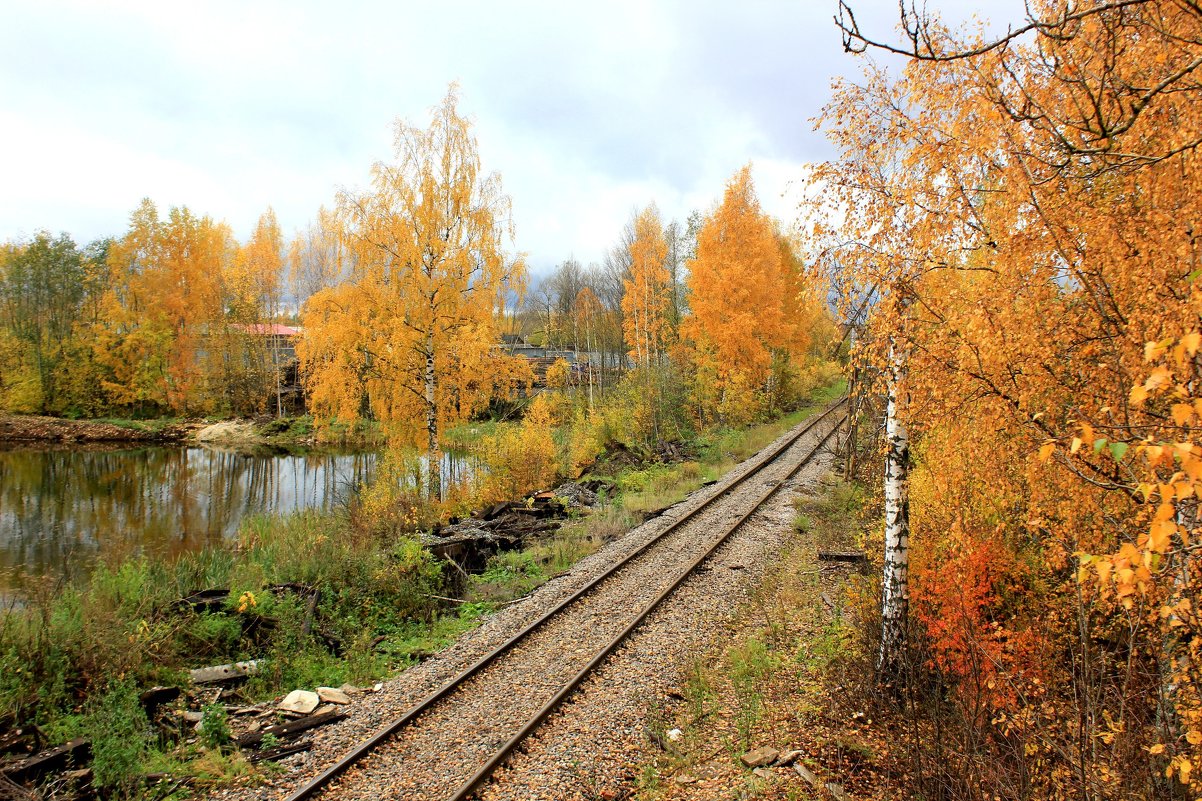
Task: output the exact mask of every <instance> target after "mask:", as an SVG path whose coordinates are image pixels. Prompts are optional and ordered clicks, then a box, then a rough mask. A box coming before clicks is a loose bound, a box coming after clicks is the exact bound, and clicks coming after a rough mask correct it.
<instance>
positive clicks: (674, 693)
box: [664, 690, 685, 701]
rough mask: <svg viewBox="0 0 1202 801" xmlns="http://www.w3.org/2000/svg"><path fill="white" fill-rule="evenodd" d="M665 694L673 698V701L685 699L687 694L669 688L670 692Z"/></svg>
mask: <svg viewBox="0 0 1202 801" xmlns="http://www.w3.org/2000/svg"><path fill="white" fill-rule="evenodd" d="M664 694H665V695H666V696H668V697H669V698H671V699H672V700H673V701H683V700H685V695H684V693H682V692H681V691H680V690H668V692H666V693H664Z"/></svg>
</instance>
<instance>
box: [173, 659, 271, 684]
mask: <svg viewBox="0 0 1202 801" xmlns="http://www.w3.org/2000/svg"><path fill="white" fill-rule="evenodd" d="M261 661H262V660H259V659H251V660H249V661H247V662H231V663H230V664H228V665H214V666H213V667H204V668H196V669H195V670H190V671H188V675H189V677H190V678H191V679H192V683H193V684H216V683H217V682H219V681H233V680H234V679H244V678H246V677H247V676H249V675H251V674H252V673H254V672H255V671H256V670H258V669H259V663H260V662H261Z"/></svg>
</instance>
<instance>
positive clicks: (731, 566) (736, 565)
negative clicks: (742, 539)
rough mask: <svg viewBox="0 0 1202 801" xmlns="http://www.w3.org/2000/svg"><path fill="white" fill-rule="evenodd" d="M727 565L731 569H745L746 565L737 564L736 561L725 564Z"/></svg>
mask: <svg viewBox="0 0 1202 801" xmlns="http://www.w3.org/2000/svg"><path fill="white" fill-rule="evenodd" d="M727 567H728V568H730V569H731V570H743V569H745V568H746V567H747V566H746V565H741V564H739V563H738V562H731V563H730V564H729V565H727Z"/></svg>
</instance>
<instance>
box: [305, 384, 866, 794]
mask: <svg viewBox="0 0 1202 801" xmlns="http://www.w3.org/2000/svg"><path fill="white" fill-rule="evenodd" d="M842 405H843V401H838V402H836V403H835V404H833V405H831V406H830V407H828V408H827V409H826V410H825V411H824V412H822V413H821V414H820V415H817V416H815V417H814V418H812V419H811V420H810V421H808V422H807V423H806V424H805V425H803V426H801V427H799V428H798V429H797V430H796V431H795V432H793V433H792V434H790V435H789V436H788V437H786V438H784V439H783V440H782V441H781V442H779V443H778V444H777V445H776V446H775V447H774V448H772V449H771V450H770V451H767V452H765V453H763V454H761V455H760V456H759V457H758V458H757V459H756V461H755V462H753V463H752V464H751V465H750V466H749V467H748V468H747V469H745V470H743V471H742V472H741V473H740V474H739V475H738V476H737V477H735V478H734V479H732V480H730V481H728V482H727V483H726V484H725V485H724V486H722V487H721V488H720V489H719V490H718V491H716V492H714V493H713V494H712V495H710V496H709V497H708V498H706V499H705V500H704V501H702V502H701V503H699V504H696V505H694V506H692V507H691V508H688V509H686V510H684V512H683V514H680V516H679V517H677V518H675V519H673V520H671V521H670V522H668V524H667V525H666V526H665V527H664V528H662V529H661V530H660V531H658V532H657V533H656V534H655V535H654V536H652V537H651V538H650V539H648V540H647V541H646V542H645V543H643V544H642V545H641V546H639V547H638V548H636V549H635V550H633V551H631V552H630V553H629V554H627V555H625V556H624V557H623V558H621V559H620V560H618V561H616V562H615V563H614V564H612V565H611V566H609V567H608V568H607V569H605V570H604V571H602V572H600V573H599V574H598V575H596V576H595V577H594V578H592V579H591V580H590V581H588V582H587V583H586V584H584V585H583V586H581V587H580V588H578V589H577V590H576V591H575V592H573V593H572V594H571V595H569V596H567V597H566V598H564V599H563V600H561V601H560V602H559V603H557V604H556V605H555V606H553V607H552V608H550V609H549V610H547V611H546V612H544V613H543V614H542V615H541V616H540V617H538V618H537V619H536V620H534V621H533V622H531V623H529V624H527V625H526V626H525V627H524V628H522V629H521V630H520V631H518V632H517V633H516V634H514V635H513V636H511V637H510V638H508V639H507V640H505V641H504V642H502V643H501V644H500V645H498V646H496V647H495V648H493V649H492V650H491V651H489V652H488V653H486V654H485V655H483V656H481V657H479V658H478V659H476V660H475V661H474V662H473V663H472V664H471V665H469V666H468V667H467V668H465V669H464V670H462V671H461V672H460V673H458V674H457V675H456V676H454V677H453V678H451V679H450V680H448V681H446V682H445V683H443V684H442V685H441V686H440V687H438V688H437V689H435V690H434V691H433V692H431V693H429V694H428V695H427V696H426V697H425V698H424V699H422V700H421V701H419V702H418V703H416V704H414V705H413V706H412V707H410V708H409V709H408V710H407V711H405V712H404V713H403V714H401V715H400V716H399V717H397V718H396V719H394V720H393V721H391V722H390V723H388V724H387V725H385V726H384V727H383V728H381V729H380V730H378V731H377V732H376V733H375V734H374V735H372V736H371V737H370V738H368V739H367V740H364V741H363V742H361V743H360V744H359V745H357V746H356V747H354V748H353V749H352V750H350V751H349V752H348V753H347V754H345V755H344V756H343V757H342V758H340V759H339V760H338V761H337V762H335V763H334V764H332V765H331V766H330V767H328V768H326V769H325V770H324V771H323V772H322V773H320V774H318V775H317V776H316V777H315V778H313V779H312V780H310V781H309V782H308V783H306V784H305V785H303V786H301V787H300V788H298V789H296V790H295V791H294V792H292V793H291V794H290V795H289V796H287V799H286V801H308V799H314V798H323V799H338V800H339V801H352V800H353V799H373V800H374V799H378V798H380V797H382V796H385V797H402V798H407V799H408V798H426V799H438V801H448V800H449V801H462V799H466V798H469V797H471V796H472V794H473V793H474V792H475V791H476V790H477V789H478V788H479V787H480V785H481V784H482V783H484V782H485V781H486V780H487V778H488V776H489V775H490V774H491V773H492V771H493V770H495V769H496V768H497V767H498V766H500V765H501V764H502V763H503V762H504V761H505V760H506V759H507V758H508V757H509V756H510V755H511V754H512V753H513V752H514V751H515V749H517V748H518V747H519V746H520V744H521V743H522V741H523V740H524V739H525V738H526V737H527V736H528V735H529V734H530V733H531V732H533V731H534V730H535V729H536V728H537V727H538V726H539V725H540V724H541V723H542V722H543V721H544V720H545V719H546V718H547V717H548V716H549V715H551V714H552V713H553V712H554V711H555V709H556V708H557V707H558V706H559V705H560V704H561V703H562V702H563V701H564V700H566V699H567V698H568V697H569V696H570V695H571V694H572V693H573V692H574V691H575V690H576V688H577V687H578V686H579V685H580V684H581V683H582V682H583V681H584V680H585V679H586V678H587V676H588V675H589V674H590V673H591V672H592V671H593V670H594V669H595V668H596V667H597V666H599V665H600V664H601V663H602V662H604V661H605V659H606V658H607V657H608V656H609V655H610V654H612V653H613V651H614V650H616V649H617V648H618V647H619V646H620V645H621V643H622V642H623V641H624V640H625V639H626V638H627V637H628V636H629V635H630V634H631V633H632V632H633V631H634V630H635V629H636V628H638V627H639V625H640V624H641V623H642V622H643V621H644V620H645V619H646V618H647V616H648V615H650V614H651V613H652V612H653V611H654V610H655V608H656V607H657V606H659V605H660V603H661V602H662V601H663V600H664V599H665V598H667V597H669V596H670V595H671V594H672V593H673V592H674V591H675V590H676V589H677V588H678V587H679V586H680V585H681V584H682V583H683V582H684V581H685V580H686V579H687V578H688V577H689V576H690V575H692V574H693V573H694V571H696V569H697V568H698V567H700V566H701V565H702V564H703V563H704V562H706V561H707V560H708V559H709V558H710V557H711V556H712V555H713V554H714V553H715V552H716V551H717V550H718V549H719V548H720V547H721V546H722V545H723V543H725V542H726V541H727V540H728V539H729V538H730V537H731V535H732V534H733V533H734V532H735V531H737V530H738V529H739V528H740V527H741V526H742V525H743V524H744V523H745V522H746V521H747V519H748V518H750V517H751V516H752V515H753V514H754V513H755V512H756V511H757V510H758V509H759V508H760V507H761V506H763V505H764V504H765V503H766V502H767V501H768V500H769V499H770V498H771V497H772V496H773V495H774V494H775V493H776V492H777V491H778V490H779V489H780V487H781V486H783V485H784V483H785V482H786V481H788V480H789V479H790V478H791V477H792V476H793V475H795V474H796V473H797V472H798V471H799V470H800V469H801V468H802V467H803V466H804V465H805V464H806V463H808V461H809V460H810V459H811V458H812V457H813V456H814V454H816V453H817V452H818V451H819V450H820V449H821V447H822V445H823V444H824V443H825V442H826V441H827V440H828V439H829V438H830V437H831V436H832V435H833V434H834V432H835V431H837V430H838V429H839V427H840V426H841V425H842V423H843V418H842V417H839V416H838V415H837V412H838V410H839V409H840V408H841V407H842ZM832 417H835V418H838V419H837V421H836V422H835V423H834V424H833V425H831V422H830V421H831V419H832ZM811 441H812V444H811ZM798 443H802V445H803V450H804V453H803V454H802V456H801V458H800V459H799V460H798V461H796V462H790V461H789V460H788V459H787V458H785V457H786V456H787V455H789V454H791V453H792V452H793V450H794V446H796V445H798ZM632 610H637V611H633V612H632ZM465 732H473V733H474V734H473V735H471V736H472V737H474V739H470V740H469V739H468V737H467V736H465V734H464V733H465ZM481 732H484V733H483V734H481Z"/></svg>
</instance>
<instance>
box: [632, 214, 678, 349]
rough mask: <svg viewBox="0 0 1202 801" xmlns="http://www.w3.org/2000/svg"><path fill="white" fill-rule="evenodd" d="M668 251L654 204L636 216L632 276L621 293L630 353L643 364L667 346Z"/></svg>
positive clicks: (669, 278)
mask: <svg viewBox="0 0 1202 801" xmlns="http://www.w3.org/2000/svg"><path fill="white" fill-rule="evenodd" d="M667 254H668V245H667V242H666V241H665V240H664V231H663V226H662V224H661V222H660V217H659V211H658V210H657V209H656V208H655V205H654V204H653V205H650V206H648V207H647V208H645V209H643V210H642V211H641V212H639V214H638V216H637V217H636V218H635V223H634V242H632V243H631V245H630V277H629V278H627V279H626V280H625V283H624V286H625V290H626V291H625V294H623V296H622V311H623V322H622V328H623V331H624V333H625V335H626V341H627V343H628V344H629V346H630V351H631V355H632V356H633V357H634V360H635V361H636V362H638V363H640V364H645V363H647V362H648V361H649V360H652V359H656V358H658V356H659V355H660V353H662V352H663V350H664V349H665V348H666V347H667V345H668V341H667V339H668V333H669V331H668V310H669V305H670V303H671V275H670V274H669V273H668V269H667V267H666V266H665V260H666V259H667Z"/></svg>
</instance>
